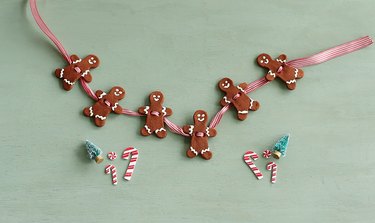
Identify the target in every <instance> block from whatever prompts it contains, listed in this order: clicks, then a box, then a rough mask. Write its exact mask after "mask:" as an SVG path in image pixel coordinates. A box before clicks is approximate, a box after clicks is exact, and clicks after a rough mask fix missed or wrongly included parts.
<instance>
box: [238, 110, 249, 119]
mask: <svg viewBox="0 0 375 223" xmlns="http://www.w3.org/2000/svg"><path fill="white" fill-rule="evenodd" d="M248 113H249V111H248V110H242V111H238V112H237V117H238V119H239V120H241V121H242V120H245V119H246V118H247V114H248Z"/></svg>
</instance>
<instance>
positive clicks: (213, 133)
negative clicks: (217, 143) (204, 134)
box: [208, 128, 217, 137]
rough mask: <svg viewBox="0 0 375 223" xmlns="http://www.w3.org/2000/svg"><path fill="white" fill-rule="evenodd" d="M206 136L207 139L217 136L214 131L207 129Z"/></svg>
mask: <svg viewBox="0 0 375 223" xmlns="http://www.w3.org/2000/svg"><path fill="white" fill-rule="evenodd" d="M208 134H209V135H208V137H215V136H216V134H217V132H216V129H213V128H208Z"/></svg>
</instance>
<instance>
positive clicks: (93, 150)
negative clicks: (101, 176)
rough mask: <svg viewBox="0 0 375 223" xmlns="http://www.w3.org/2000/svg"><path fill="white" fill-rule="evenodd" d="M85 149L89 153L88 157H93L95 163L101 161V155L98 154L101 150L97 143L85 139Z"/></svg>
mask: <svg viewBox="0 0 375 223" xmlns="http://www.w3.org/2000/svg"><path fill="white" fill-rule="evenodd" d="M86 149H87V153H88V154H89V158H90V159H92V160H93V159H94V160H95V162H96V163H97V164H99V163H101V162H102V161H103V157H102V156H100V155H101V154H102V153H103V152H102V150H101V149H100V148H99V147H98V146H97V145H95V144H94V143H92V142H90V141H89V140H86Z"/></svg>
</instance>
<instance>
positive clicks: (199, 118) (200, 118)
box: [197, 114, 205, 122]
mask: <svg viewBox="0 0 375 223" xmlns="http://www.w3.org/2000/svg"><path fill="white" fill-rule="evenodd" d="M204 116H205V114H198V115H197V120H198V121H200V122H203V121H204V119H205V118H204Z"/></svg>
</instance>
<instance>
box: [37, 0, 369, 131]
mask: <svg viewBox="0 0 375 223" xmlns="http://www.w3.org/2000/svg"><path fill="white" fill-rule="evenodd" d="M30 8H31V13H32V15H33V17H34V19H35V21H36V23H37V24H38V26H39V28H40V29H41V30H42V31H43V32H44V33H45V34H46V35H47V37H48V38H49V39H50V40H51V41H52V42H53V43H54V44H55V46H56V47H57V49H58V50H59V52H60V53H61V55H62V56H63V57H64V59H65V60H66V61H67V62H68V63H69V64H71V63H72V61H71V59H70V57H69V54H68V53H67V51H66V50H65V48H64V47H63V45H62V44H61V42H60V41H59V40H58V39H57V37H56V36H55V35H54V34H53V33H52V31H51V30H50V29H49V28H48V26H47V25H46V23H45V22H44V21H43V19H42V17H41V16H40V14H39V11H38V8H37V4H36V0H30ZM372 43H373V41H372V39H371V38H370V37H369V36H365V37H362V38H359V39H356V40H353V41H350V42H348V43H344V44H341V45H338V46H336V47H333V48H330V49H328V50H324V51H321V52H319V53H317V54H315V55H312V56H310V57H304V58H300V59H295V60H291V61H288V62H287V64H288V65H290V66H292V67H296V68H301V67H306V66H311V65H315V64H319V63H323V62H326V61H328V60H331V59H333V58H336V57H339V56H343V55H345V54H348V53H351V52H354V51H357V50H359V49H362V48H364V47H366V46H369V45H371V44H372ZM80 83H81V85H82V87H83V89H84V91H85V92H86V93H87V95H88V96H90V97H91V98H92V99H93V100H96V101H97V100H98V98H97V97H96V95H95V93H94V91H93V90H92V89H91V88H90V86H89V85H88V84H87V82H85V81H84V80H83V79H82V78H81V79H80ZM267 83H268V81H267V80H266V79H265V78H261V79H259V80H256V81H254V82H252V83H250V84H249V85H248V86H247V87H246V88H245V89H244V91H245V93H246V94H248V93H250V92H252V91H254V90H256V89H258V88H260V87H262V86H264V85H266V84H267ZM229 107H230V104H228V105H226V106H224V107H223V108H222V109H221V110H220V111H219V112H218V113H217V114H216V115H215V116H214V118H213V119H212V120H211V122H210V125H209V126H210V128H215V127H216V126H217V125H218V124H219V123H220V121H221V119H222V117H223V116H224V114H225V112H226V111H228V109H229ZM122 114H124V115H129V116H142V115H141V114H139V113H138V112H135V111H131V110H129V109H123V111H122ZM164 120H165V123H166V124H167V126H168V127H169V128H170V130H171V131H172V132H173V133H176V134H180V135H183V136H188V134H185V133H184V132H183V131H182V128H181V127H179V126H178V125H176V124H174V123H173V122H171V121H170V120H168V119H167V118H164Z"/></svg>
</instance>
